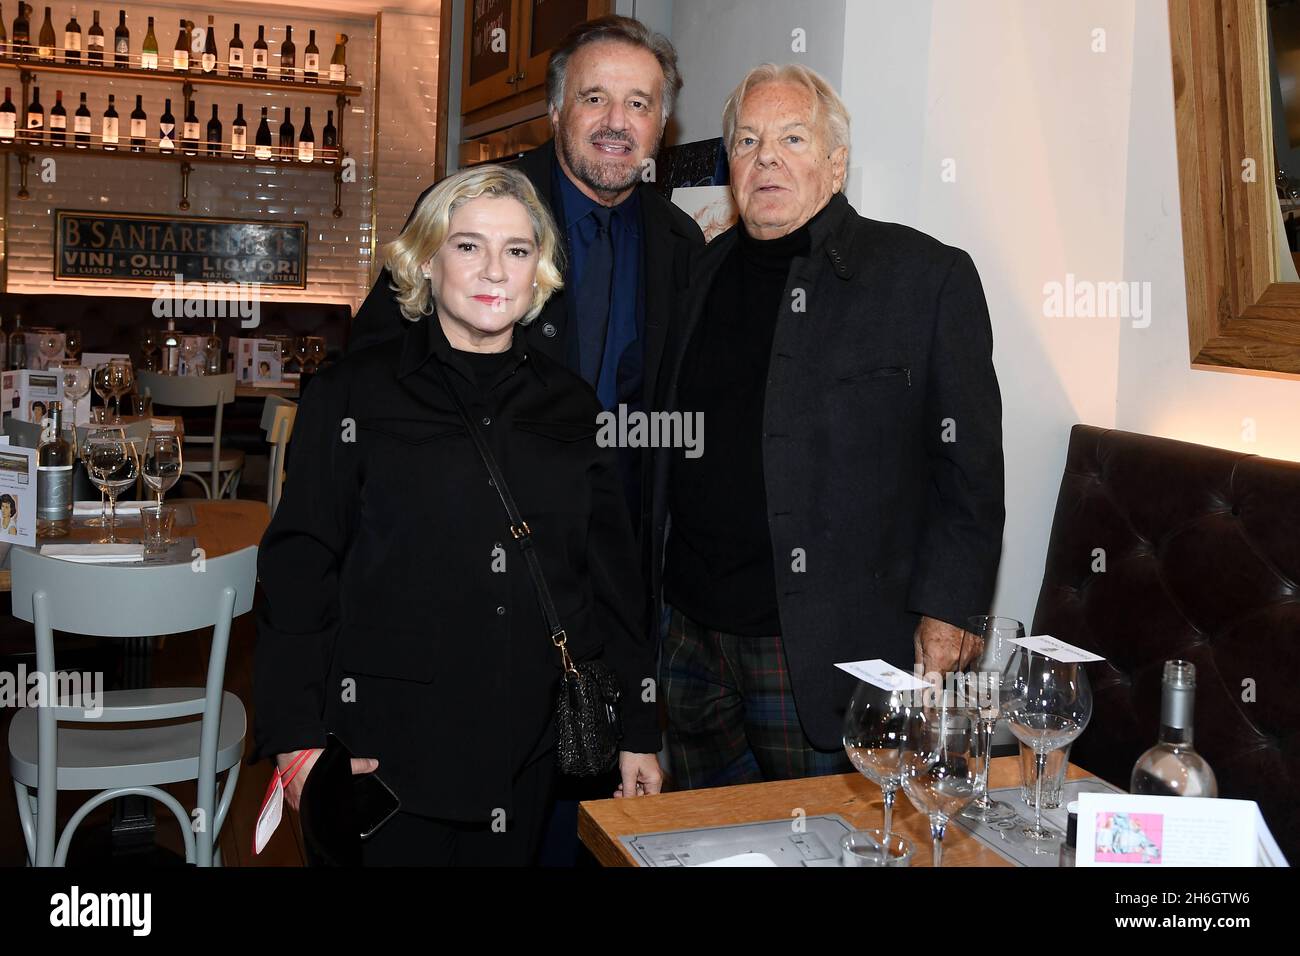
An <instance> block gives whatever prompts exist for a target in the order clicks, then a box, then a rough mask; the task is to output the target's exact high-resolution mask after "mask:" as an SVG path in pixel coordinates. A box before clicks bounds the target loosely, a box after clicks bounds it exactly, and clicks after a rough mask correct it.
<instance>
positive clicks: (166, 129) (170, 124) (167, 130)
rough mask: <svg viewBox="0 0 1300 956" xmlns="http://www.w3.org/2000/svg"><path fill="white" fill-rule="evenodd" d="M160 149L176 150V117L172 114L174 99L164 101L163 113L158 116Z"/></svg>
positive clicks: (165, 151) (170, 151) (162, 150)
mask: <svg viewBox="0 0 1300 956" xmlns="http://www.w3.org/2000/svg"><path fill="white" fill-rule="evenodd" d="M158 149H159V151H160V152H164V153H174V152H176V117H175V116H173V115H172V101H171V98H170V97H168V98H167V99H166V100H164V101H163V114H162V116H160V117H158Z"/></svg>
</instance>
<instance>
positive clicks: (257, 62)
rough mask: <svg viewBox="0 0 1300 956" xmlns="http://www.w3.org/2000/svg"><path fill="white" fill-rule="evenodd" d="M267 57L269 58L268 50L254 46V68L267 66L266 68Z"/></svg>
mask: <svg viewBox="0 0 1300 956" xmlns="http://www.w3.org/2000/svg"><path fill="white" fill-rule="evenodd" d="M266 58H267V51H266V50H259V49H257V48H256V47H254V48H253V66H254V68H257V67H261V68H263V69H265V68H266Z"/></svg>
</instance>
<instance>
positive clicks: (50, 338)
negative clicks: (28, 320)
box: [37, 329, 63, 369]
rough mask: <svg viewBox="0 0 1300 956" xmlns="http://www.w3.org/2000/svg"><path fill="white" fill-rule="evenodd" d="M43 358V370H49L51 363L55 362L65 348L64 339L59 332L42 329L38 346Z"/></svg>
mask: <svg viewBox="0 0 1300 956" xmlns="http://www.w3.org/2000/svg"><path fill="white" fill-rule="evenodd" d="M37 348H38V350H39V351H40V356H41V368H43V369H47V368H49V367H50V363H51V362H53V361H54V358H55V356H57V355H58V354H59V351H60V349H62V348H63V338H62V337H61V336H60V335H59V333H58V332H55V331H53V330H50V329H42V330H41V337H40V341H39V343H38V345H37Z"/></svg>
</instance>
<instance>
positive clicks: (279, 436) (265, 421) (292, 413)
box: [262, 395, 298, 514]
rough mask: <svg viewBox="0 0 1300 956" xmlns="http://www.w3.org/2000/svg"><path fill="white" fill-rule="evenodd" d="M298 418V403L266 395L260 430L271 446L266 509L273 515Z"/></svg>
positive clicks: (277, 502)
mask: <svg viewBox="0 0 1300 956" xmlns="http://www.w3.org/2000/svg"><path fill="white" fill-rule="evenodd" d="M297 417H298V403H297V402H294V401H291V400H290V399H287V398H283V397H281V396H279V395H268V396H267V397H266V404H265V405H264V406H263V407H262V430H263V431H264V432H266V441H267V443H268V444H269V445H270V446H271V454H270V461H269V462H268V464H267V467H266V507H267V508H269V509H270V511H271V514H275V509H276V507H277V506H278V505H279V504H280V492H281V491H282V490H283V489H284V459H285V453H286V452H287V451H288V449H289V436H290V435H292V434H293V423H294V420H295V419H296V418H297Z"/></svg>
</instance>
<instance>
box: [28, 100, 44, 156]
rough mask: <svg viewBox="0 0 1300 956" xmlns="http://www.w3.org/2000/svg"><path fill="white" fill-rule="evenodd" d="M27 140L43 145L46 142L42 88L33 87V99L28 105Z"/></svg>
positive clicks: (35, 144)
mask: <svg viewBox="0 0 1300 956" xmlns="http://www.w3.org/2000/svg"><path fill="white" fill-rule="evenodd" d="M26 126H27V135H26V137H25V138H26V140H27V142H29V143H31V144H32V145H33V146H41V145H43V144H44V142H45V107H44V106H42V105H41V88H40V87H39V86H33V87H32V101H31V103H30V104H29V105H28V107H27V124H26Z"/></svg>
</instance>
